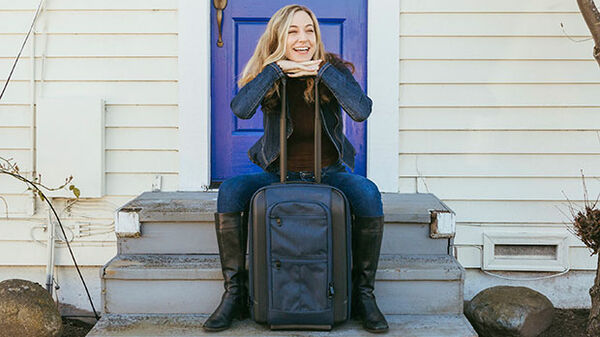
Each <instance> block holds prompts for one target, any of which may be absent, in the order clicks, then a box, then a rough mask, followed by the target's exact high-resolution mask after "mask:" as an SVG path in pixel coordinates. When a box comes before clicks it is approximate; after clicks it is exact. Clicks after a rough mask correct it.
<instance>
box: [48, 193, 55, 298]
mask: <svg viewBox="0 0 600 337" xmlns="http://www.w3.org/2000/svg"><path fill="white" fill-rule="evenodd" d="M48 201H50V202H52V198H50V197H49V200H48ZM46 229H47V230H48V243H47V245H46V252H47V256H48V263H47V264H46V290H47V291H48V293H50V296H52V285H53V283H54V241H55V240H54V233H55V228H54V219H52V210H51V209H48V227H47V228H46Z"/></svg>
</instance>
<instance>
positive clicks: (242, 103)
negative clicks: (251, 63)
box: [230, 63, 285, 119]
mask: <svg viewBox="0 0 600 337" xmlns="http://www.w3.org/2000/svg"><path fill="white" fill-rule="evenodd" d="M284 76H285V75H284V74H283V71H281V68H279V66H278V65H277V64H276V63H269V64H268V65H267V66H266V67H265V68H264V69H263V70H262V71H261V72H260V73H259V74H258V75H256V77H255V78H254V79H252V81H250V82H248V83H246V85H244V86H243V87H242V88H241V89H240V91H239V92H238V93H237V95H235V97H234V98H233V99H232V100H231V104H230V106H231V110H232V111H233V113H234V114H235V115H236V116H238V117H239V118H241V119H250V118H252V116H253V115H254V113H255V112H256V108H258V104H259V103H260V102H261V101H262V99H263V97H264V96H265V94H266V93H267V91H269V89H271V87H272V86H273V83H275V81H276V80H278V79H280V78H282V77H284Z"/></svg>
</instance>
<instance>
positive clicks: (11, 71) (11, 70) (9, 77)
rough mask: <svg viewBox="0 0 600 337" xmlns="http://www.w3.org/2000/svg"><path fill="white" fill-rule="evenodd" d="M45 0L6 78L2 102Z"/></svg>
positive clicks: (39, 6)
mask: <svg viewBox="0 0 600 337" xmlns="http://www.w3.org/2000/svg"><path fill="white" fill-rule="evenodd" d="M44 1H45V0H40V4H39V5H38V8H37V10H36V11H35V15H34V17H33V21H32V22H31V26H30V27H29V31H28V32H27V35H26V36H25V40H23V44H22V45H21V50H19V53H18V54H17V57H16V58H15V62H14V63H13V65H12V68H11V69H10V73H9V74H8V77H7V78H6V83H4V88H2V92H0V100H2V97H3V96H4V92H5V91H6V88H7V87H8V83H9V82H10V79H11V77H12V75H13V73H14V72H15V68H16V67H17V62H19V58H21V53H23V49H25V44H26V43H27V40H28V39H29V35H31V31H32V30H33V27H34V26H35V22H36V21H37V18H38V15H39V14H40V10H41V9H42V5H43V4H44Z"/></svg>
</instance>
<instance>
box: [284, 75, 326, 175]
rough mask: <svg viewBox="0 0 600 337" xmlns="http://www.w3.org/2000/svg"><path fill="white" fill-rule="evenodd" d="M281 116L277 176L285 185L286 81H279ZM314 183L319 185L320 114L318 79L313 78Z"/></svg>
mask: <svg viewBox="0 0 600 337" xmlns="http://www.w3.org/2000/svg"><path fill="white" fill-rule="evenodd" d="M281 86H282V90H281V116H280V122H279V127H280V129H279V144H280V147H281V149H280V151H281V156H280V160H279V175H280V176H281V179H280V180H281V182H282V183H285V181H286V177H287V135H286V110H287V92H286V81H285V79H284V80H283V81H281ZM314 101H315V141H314V143H315V151H314V152H315V158H314V162H315V166H314V170H315V171H314V173H315V182H316V183H317V184H320V183H321V114H320V113H319V79H318V78H317V77H315V99H314Z"/></svg>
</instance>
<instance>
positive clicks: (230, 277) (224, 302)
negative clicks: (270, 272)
mask: <svg viewBox="0 0 600 337" xmlns="http://www.w3.org/2000/svg"><path fill="white" fill-rule="evenodd" d="M247 220H248V218H247V213H243V215H242V212H233V213H215V230H216V232H217V243H218V244H219V256H220V258H221V270H222V271H223V278H224V279H225V282H224V287H225V293H224V294H223V296H222V297H221V304H219V306H218V307H217V309H216V310H215V311H214V312H213V313H212V315H210V317H209V318H208V319H207V320H206V322H204V325H203V326H202V327H203V328H204V330H205V331H209V332H215V331H222V330H225V329H227V328H229V327H230V326H231V322H232V321H233V319H234V318H239V319H243V318H246V317H248V306H247V289H246V279H247V271H246V266H245V263H246V243H247V238H248V227H247V225H248V221H247Z"/></svg>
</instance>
